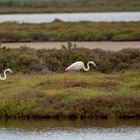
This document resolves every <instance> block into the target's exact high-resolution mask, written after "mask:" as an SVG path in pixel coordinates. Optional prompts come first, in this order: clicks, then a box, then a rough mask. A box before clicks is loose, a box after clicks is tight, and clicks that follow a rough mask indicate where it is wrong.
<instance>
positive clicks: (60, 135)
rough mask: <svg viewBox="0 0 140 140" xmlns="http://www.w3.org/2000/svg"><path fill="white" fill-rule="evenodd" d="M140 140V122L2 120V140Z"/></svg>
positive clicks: (0, 126)
mask: <svg viewBox="0 0 140 140" xmlns="http://www.w3.org/2000/svg"><path fill="white" fill-rule="evenodd" d="M46 139H47V140H118V139H119V140H124V139H125V140H139V139H140V120H81V121H80V120H79V121H76V120H0V140H46Z"/></svg>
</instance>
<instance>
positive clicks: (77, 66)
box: [65, 61, 96, 71]
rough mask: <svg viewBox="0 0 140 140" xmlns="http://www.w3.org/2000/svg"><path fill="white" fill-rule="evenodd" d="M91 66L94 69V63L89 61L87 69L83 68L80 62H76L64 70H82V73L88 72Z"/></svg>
mask: <svg viewBox="0 0 140 140" xmlns="http://www.w3.org/2000/svg"><path fill="white" fill-rule="evenodd" d="M90 64H91V65H93V66H94V67H96V64H95V62H94V61H89V62H88V63H87V68H86V67H85V65H84V63H83V62H82V61H77V62H75V63H72V64H71V65H70V66H69V67H67V68H66V69H65V71H79V70H81V69H83V70H84V71H89V70H90V66H89V65H90Z"/></svg>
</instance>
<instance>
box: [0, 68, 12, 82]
mask: <svg viewBox="0 0 140 140" xmlns="http://www.w3.org/2000/svg"><path fill="white" fill-rule="evenodd" d="M7 72H10V73H11V74H12V73H13V72H12V70H11V69H9V68H8V69H6V70H5V71H4V75H3V77H2V76H1V74H0V80H6V78H7Z"/></svg>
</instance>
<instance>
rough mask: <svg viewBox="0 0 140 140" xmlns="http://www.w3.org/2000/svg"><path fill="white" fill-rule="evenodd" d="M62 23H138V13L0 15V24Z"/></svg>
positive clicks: (139, 14) (139, 18)
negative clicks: (56, 21) (55, 21)
mask: <svg viewBox="0 0 140 140" xmlns="http://www.w3.org/2000/svg"><path fill="white" fill-rule="evenodd" d="M55 19H60V20H63V21H66V22H68V21H70V22H78V21H95V22H99V21H105V22H112V21H140V12H98V13H96V12H94V13H47V14H45V13H44V14H0V22H15V21H16V22H20V23H21V22H26V23H49V22H52V21H54V20H55Z"/></svg>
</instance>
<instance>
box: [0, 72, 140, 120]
mask: <svg viewBox="0 0 140 140" xmlns="http://www.w3.org/2000/svg"><path fill="white" fill-rule="evenodd" d="M139 76H140V71H126V72H118V73H112V74H102V73H98V72H95V73H88V74H87V73H74V74H70V73H52V74H50V75H48V74H47V75H33V74H30V75H28V74H27V75H24V74H16V75H12V76H10V77H8V79H7V80H6V81H0V117H17V118H24V117H25V118H31V117H38V118H44V117H45V118H46V117H49V118H50V117H51V118H52V117H55V118H61V117H65V118H85V117H89V118H97V117H104V118H111V117H116V118H120V117H140V108H139V106H140V87H139V86H140V85H139V83H140V78H139Z"/></svg>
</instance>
